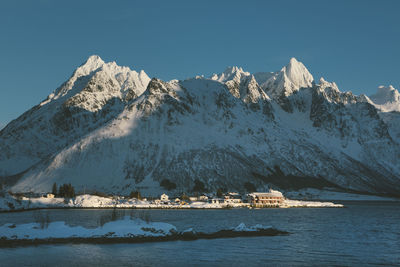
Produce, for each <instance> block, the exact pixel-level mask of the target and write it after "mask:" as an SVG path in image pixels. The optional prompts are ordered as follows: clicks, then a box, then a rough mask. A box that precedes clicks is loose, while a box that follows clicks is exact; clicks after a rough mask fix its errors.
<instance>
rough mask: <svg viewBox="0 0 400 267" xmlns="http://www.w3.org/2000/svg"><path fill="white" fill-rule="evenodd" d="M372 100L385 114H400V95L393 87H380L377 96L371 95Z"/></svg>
mask: <svg viewBox="0 0 400 267" xmlns="http://www.w3.org/2000/svg"><path fill="white" fill-rule="evenodd" d="M370 99H371V100H372V101H373V102H374V104H375V106H376V107H378V108H379V109H381V110H382V111H384V112H390V111H397V112H400V93H399V91H397V90H396V89H395V88H394V87H393V86H392V85H389V86H388V87H385V86H379V88H378V91H377V92H376V94H374V95H371V96H370Z"/></svg>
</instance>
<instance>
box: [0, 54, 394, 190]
mask: <svg viewBox="0 0 400 267" xmlns="http://www.w3.org/2000/svg"><path fill="white" fill-rule="evenodd" d="M88 62H89V63H90V64H89V66H88V67H87V68H82V67H80V68H81V70H79V69H80V68H78V69H77V71H76V72H75V73H74V75H75V74H76V73H79V72H81V71H82V73H81V74H79V75H84V76H82V77H83V78H76V79H75V78H74V75H73V76H72V78H71V79H73V82H71V83H70V84H69V85H67V84H68V82H67V83H65V84H64V85H63V86H65V88H64V87H63V86H62V87H61V88H62V89H58V90H56V91H55V93H54V96H53V97H49V99H48V100H49V101H48V102H47V103H45V104H44V105H42V106H40V107H39V108H38V107H34V108H33V109H32V110H30V111H28V112H27V113H25V114H23V115H22V116H21V117H20V118H18V119H17V120H15V121H13V122H12V123H10V124H9V125H8V126H7V127H6V128H5V129H4V130H2V131H1V132H0V140H1V142H0V148H1V150H2V151H3V149H4V151H7V152H9V153H8V154H7V153H6V154H5V156H4V155H3V156H0V171H2V173H3V176H7V177H3V179H4V180H6V181H7V182H8V183H9V184H10V185H12V187H11V190H13V191H23V192H26V191H35V192H44V191H48V190H50V189H51V186H52V184H53V183H54V182H56V183H57V184H63V183H72V184H73V185H74V186H75V187H76V190H77V191H83V190H86V191H87V192H88V191H90V190H99V191H105V192H110V193H116V192H118V193H129V192H130V191H132V190H139V191H141V192H142V193H144V194H149V195H157V194H159V193H161V192H162V191H163V190H164V189H163V188H161V187H160V181H162V180H163V179H169V180H170V181H172V182H174V183H175V184H176V186H177V188H176V190H175V193H179V192H185V191H186V192H187V191H190V190H191V189H192V188H193V186H194V183H195V180H200V181H202V182H203V183H204V184H205V186H206V188H208V189H209V190H215V189H216V188H226V189H229V190H237V191H243V190H244V184H245V183H246V182H250V183H252V184H254V185H255V186H256V187H257V188H258V189H259V190H263V189H265V188H266V187H267V186H268V185H270V184H274V185H276V186H277V187H280V188H285V189H290V188H292V189H293V188H303V187H304V188H305V187H307V188H308V187H316V188H322V187H324V186H329V187H338V188H339V187H340V188H342V189H351V190H357V191H366V192H373V193H387V194H392V195H396V194H397V195H398V192H400V191H399V190H400V175H399V174H400V166H399V163H398V160H397V159H398V158H400V146H399V143H400V142H399V140H400V139H399V138H398V136H395V135H393V133H394V132H393V131H391V130H390V126H389V125H390V123H391V121H392V120H391V119H390V118H386V119H384V118H383V117H382V116H380V114H379V111H378V110H377V109H376V108H375V107H374V105H372V104H371V103H369V102H368V101H367V99H368V98H367V97H364V96H354V95H353V94H351V93H348V92H340V91H339V89H338V88H337V86H336V84H334V83H329V82H326V81H325V80H323V79H321V80H320V82H319V83H318V84H315V83H314V82H313V79H312V76H311V74H309V73H308V71H306V69H305V67H304V66H303V65H302V64H301V63H299V62H297V61H295V60H294V59H292V60H291V61H290V63H289V65H288V66H287V67H284V68H283V69H282V71H281V72H280V73H279V74H277V75H275V76H273V77H275V78H276V77H278V76H279V75H283V76H284V77H283V78H282V79H283V83H280V82H278V83H276V85H277V86H278V85H279V86H281V87H282V90H283V91H281V92H283V94H282V95H281V96H280V97H279V101H278V99H274V98H272V99H271V98H269V97H268V95H267V94H266V92H265V91H264V89H262V86H260V85H259V83H258V82H257V78H258V79H261V80H262V79H263V78H264V79H265V78H267V77H266V76H268V75H264V76H263V75H258V77H257V76H254V75H252V74H250V73H248V72H245V71H243V70H242V69H240V68H237V67H233V68H228V69H227V70H226V71H225V72H223V73H221V74H216V75H213V76H212V77H211V78H210V79H205V78H202V77H199V78H193V79H188V80H184V81H178V80H172V81H169V82H164V81H161V80H159V79H155V78H154V79H152V80H151V81H149V80H148V78H146V77H147V75H146V76H144V75H143V74H137V73H136V72H134V71H130V70H126V72H125V69H124V68H121V67H118V66H116V65H115V63H107V64H105V63H104V62H103V63H102V61H100V60H99V58H96V57H91V58H90V59H89V60H88ZM302 66H303V67H304V68H303V67H302ZM78 70H79V71H78ZM128 73H131V74H129V75H128ZM135 73H136V74H135ZM308 74H309V75H308ZM117 77H120V79H119V80H118V78H117ZM130 77H134V78H132V79H133V80H130V81H133V82H126V81H127V80H129V79H130ZM256 77H257V78H256ZM273 77H270V78H267V80H269V79H271V78H273ZM289 78H290V79H289ZM275 80H277V79H275ZM79 81H80V82H79ZM110 81H112V83H111V82H110ZM146 83H147V84H146ZM124 84H128V85H127V86H125V87H124ZM145 84H146V88H145V89H143V88H144V85H145ZM134 85H135V86H136V87H135V86H134ZM99 86H100V87H101V88H102V90H100V89H99ZM279 86H278V87H279ZM68 88H69V89H68ZM275 89H277V87H276V88H275ZM275 89H273V87H266V90H267V91H268V90H269V91H268V92H275V91H274V90H275ZM98 90H100V91H98ZM129 90H132V91H134V94H132V96H133V97H132V98H127V97H126V96H127V94H128V92H127V91H129ZM271 90H272V91H271ZM294 91H295V92H296V93H294V94H293V92H294ZM285 92H286V93H285ZM290 92H291V93H290ZM287 93H288V94H287ZM56 96H58V97H56ZM283 98H284V102H283V101H282V99H283ZM71 99H72V100H71ZM46 107H51V109H50V108H48V109H46ZM63 108H64V109H65V108H67V110H69V111H70V112H71V113H72V115H71V116H69V115H68V114H69V113H68V112H66V113H63V114H61V115H60V113H59V111H57V110H59V109H63ZM24 116H25V119H23V117H24ZM43 116H46V117H47V119H43ZM39 119H41V120H39ZM31 121H36V122H42V129H41V128H37V127H40V126H37V127H36V128H32V129H30V128H29V127H30V124H29V123H30V122H31ZM60 121H61V122H62V124H61V125H63V127H64V128H62V129H64V130H63V131H64V132H66V133H67V134H64V135H62V134H54V133H58V132H57V129H59V128H57V127H60V126H58V124H57V123H60ZM44 127H47V128H46V129H45V128H44ZM32 135H36V136H37V138H42V139H44V140H42V141H41V143H38V141H36V140H34V142H33V143H32V145H28V138H30V137H31V136H32ZM43 145H46V146H47V148H48V150H46V149H44V148H42V146H43ZM13 148H15V149H13ZM28 151H29V152H30V153H31V154H28V153H27V152H28ZM22 157H26V158H27V160H28V163H29V164H28V163H27V164H25V165H23V166H22V165H19V162H20V158H22ZM29 161H30V162H29ZM11 163H12V164H11ZM7 164H8V165H7ZM11 166H13V167H11ZM15 173H21V174H20V175H19V176H10V175H12V174H15Z"/></svg>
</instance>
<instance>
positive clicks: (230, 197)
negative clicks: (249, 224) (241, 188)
mask: <svg viewBox="0 0 400 267" xmlns="http://www.w3.org/2000/svg"><path fill="white" fill-rule="evenodd" d="M224 203H226V204H231V203H242V196H241V195H239V194H238V193H236V192H229V193H227V194H226V195H225V196H224Z"/></svg>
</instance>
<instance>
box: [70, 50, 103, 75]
mask: <svg viewBox="0 0 400 267" xmlns="http://www.w3.org/2000/svg"><path fill="white" fill-rule="evenodd" d="M104 64H105V62H104V61H103V60H102V59H101V58H100V57H99V56H98V55H92V56H90V57H89V58H88V59H87V60H86V61H85V63H83V64H82V65H80V66H79V67H78V68H77V69H76V72H77V74H79V75H88V74H90V73H91V72H92V71H95V70H97V69H98V68H100V67H102V66H103V65H104Z"/></svg>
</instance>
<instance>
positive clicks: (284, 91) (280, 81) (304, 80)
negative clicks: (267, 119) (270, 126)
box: [261, 58, 314, 98]
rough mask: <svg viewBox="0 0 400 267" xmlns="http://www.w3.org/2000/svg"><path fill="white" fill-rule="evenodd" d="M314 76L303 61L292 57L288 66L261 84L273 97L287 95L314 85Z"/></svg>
mask: <svg viewBox="0 0 400 267" xmlns="http://www.w3.org/2000/svg"><path fill="white" fill-rule="evenodd" d="M313 81H314V78H313V76H312V75H311V73H310V72H309V71H308V70H307V68H306V67H305V66H304V65H303V63H301V62H299V61H297V60H296V59H295V58H291V59H290V62H289V64H288V65H287V66H285V67H283V68H282V69H281V70H280V71H279V72H277V73H275V74H274V75H273V76H272V77H270V78H269V79H268V80H266V81H265V82H264V83H262V84H261V88H263V89H264V90H266V92H267V94H268V95H269V96H271V97H272V98H279V97H282V96H283V97H287V96H289V95H291V94H293V93H294V92H296V91H298V90H299V89H300V88H306V87H312V85H313Z"/></svg>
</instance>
